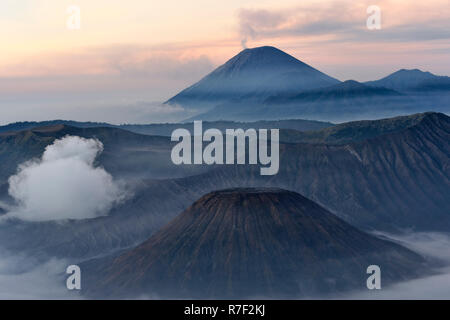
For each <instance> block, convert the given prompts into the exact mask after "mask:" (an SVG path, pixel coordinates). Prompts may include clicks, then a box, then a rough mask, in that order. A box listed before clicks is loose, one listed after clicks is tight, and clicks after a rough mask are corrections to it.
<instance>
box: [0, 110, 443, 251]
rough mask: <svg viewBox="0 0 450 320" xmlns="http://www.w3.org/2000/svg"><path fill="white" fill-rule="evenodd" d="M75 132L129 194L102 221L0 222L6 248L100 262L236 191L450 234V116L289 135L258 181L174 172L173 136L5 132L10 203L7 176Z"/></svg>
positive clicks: (217, 170) (234, 170)
mask: <svg viewBox="0 0 450 320" xmlns="http://www.w3.org/2000/svg"><path fill="white" fill-rule="evenodd" d="M68 133H69V134H72V135H78V136H83V137H85V138H92V137H97V138H99V139H100V140H101V141H103V143H104V145H105V151H104V154H102V155H101V156H100V157H99V159H98V161H99V165H101V166H103V167H104V168H105V169H106V170H107V171H108V172H110V173H111V174H112V175H113V176H114V177H116V178H120V177H122V178H124V179H126V180H125V181H126V182H127V185H128V189H129V190H130V195H131V196H130V197H129V198H128V199H127V200H126V201H125V202H123V203H121V204H120V205H118V206H116V207H115V208H113V210H112V211H111V212H110V213H109V215H108V216H105V217H99V218H96V219H90V220H81V221H69V222H67V223H64V224H61V223H54V222H42V223H39V225H37V224H35V223H30V222H21V221H8V222H7V223H3V224H0V231H1V232H0V242H1V243H2V246H3V247H5V248H7V249H9V250H11V251H26V252H28V253H29V254H30V255H34V254H38V255H41V256H42V255H43V256H58V257H72V258H73V257H77V259H85V258H90V257H94V256H96V255H99V254H102V253H104V252H110V251H115V250H119V249H121V248H126V247H129V246H133V245H136V244H138V243H139V242H141V241H143V240H145V239H147V238H148V237H150V236H151V235H152V234H153V233H154V232H156V231H158V230H159V228H161V227H162V226H164V225H165V224H166V223H168V222H169V221H170V220H171V219H173V218H174V217H176V216H177V215H178V214H179V213H180V212H181V211H182V210H184V209H186V208H187V207H188V206H189V205H190V204H192V202H193V201H195V200H196V199H198V198H200V197H201V196H202V195H204V194H206V193H208V192H211V191H214V190H218V189H224V188H232V187H277V188H284V189H288V190H293V191H296V192H299V193H301V194H302V195H304V196H306V197H308V198H310V199H311V200H313V201H315V202H317V203H319V204H321V205H322V206H324V207H325V208H327V209H328V210H330V211H331V212H332V213H334V214H336V215H338V216H339V217H340V218H342V219H344V220H345V221H347V222H349V223H351V224H352V225H355V226H357V227H360V228H363V229H367V230H374V229H376V230H384V231H395V230H396V231H398V230H402V229H405V228H409V229H415V230H428V231H430V230H434V231H436V230H440V231H449V230H450V216H449V214H448V213H449V212H450V204H449V202H448V199H449V197H450V193H449V192H450V172H449V168H450V165H449V158H450V145H449V143H450V118H449V117H447V116H445V115H443V114H437V113H426V114H418V115H413V116H407V117H399V118H393V119H385V120H377V121H361V122H352V123H346V124H341V125H337V126H334V127H331V128H325V129H322V130H319V131H310V132H299V131H296V130H288V131H286V132H285V134H286V136H285V139H286V140H289V142H288V143H284V142H281V144H280V161H281V162H280V172H279V173H278V174H277V175H275V176H273V177H262V176H260V175H259V168H258V167H257V166H251V165H234V166H207V165H203V166H177V167H176V168H175V166H173V165H172V164H171V161H170V141H169V139H168V138H167V137H154V136H145V135H139V134H135V133H129V132H127V131H124V130H120V129H116V128H81V129H80V128H74V127H63V126H61V127H59V129H58V128H54V127H50V128H47V129H39V128H38V129H36V130H31V131H22V132H19V133H12V134H8V135H2V136H0V146H1V148H0V150H3V153H1V157H2V160H3V161H4V162H5V163H8V166H6V167H5V166H2V176H3V178H2V180H3V183H2V185H3V187H2V188H1V190H2V198H4V199H5V201H10V200H8V195H7V188H8V184H7V180H6V179H7V178H8V176H9V175H10V174H14V172H15V171H14V170H15V168H16V167H17V165H19V164H20V163H21V162H23V161H25V160H28V159H30V158H31V157H33V156H37V155H39V152H42V151H41V150H43V148H45V146H46V145H48V144H51V143H52V141H54V139H55V137H61V136H64V135H66V134H68ZM31 146H34V149H33V148H31ZM11 150H15V152H10V151H11ZM32 150H34V151H32ZM130 155H132V156H130ZM145 164H146V165H145ZM8 168H9V169H8ZM152 168H157V169H152ZM130 177H131V178H130ZM149 178H150V179H149ZM155 178H157V179H155ZM0 207H1V205H0ZM4 209H5V208H4ZM11 238H13V239H15V241H13V242H11V241H8V239H11Z"/></svg>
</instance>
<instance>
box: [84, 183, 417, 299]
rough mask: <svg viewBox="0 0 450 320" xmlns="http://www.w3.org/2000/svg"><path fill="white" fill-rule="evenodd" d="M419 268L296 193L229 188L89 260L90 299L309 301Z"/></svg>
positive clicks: (408, 256) (413, 259)
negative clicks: (116, 251) (374, 274)
mask: <svg viewBox="0 0 450 320" xmlns="http://www.w3.org/2000/svg"><path fill="white" fill-rule="evenodd" d="M422 263H423V261H422V258H421V257H419V256H418V255H416V254H415V253H413V252H411V251H409V250H407V249H405V248H403V247H401V246H399V245H396V244H394V243H391V242H388V241H385V240H381V239H378V238H376V237H374V236H371V235H369V234H366V233H364V232H362V231H359V230H358V229H356V228H354V227H352V226H350V225H349V224H347V223H345V222H344V221H342V220H340V219H339V218H338V217H336V216H335V215H333V214H331V213H330V212H328V211H327V210H325V209H324V208H322V207H321V206H319V205H318V204H316V203H314V202H312V201H311V200H308V199H307V198H305V197H303V196H301V195H300V194H298V193H295V192H291V191H286V190H282V189H227V190H222V191H216V192H212V193H209V194H207V195H205V196H203V197H202V198H200V199H199V200H198V201H196V202H195V203H194V204H192V205H191V206H190V207H189V208H188V209H187V210H186V211H184V212H183V213H182V214H181V215H180V216H178V217H177V218H176V219H175V220H173V221H172V222H171V223H170V224H169V225H168V226H166V227H165V228H163V229H162V230H161V231H160V232H158V233H157V234H155V235H154V236H152V237H151V238H150V239H149V240H147V241H146V242H144V243H143V244H141V245H139V246H138V247H136V248H135V249H132V250H129V251H127V252H125V253H123V254H121V255H120V256H118V257H117V258H115V259H111V258H109V259H103V260H99V261H96V262H91V263H90V264H89V265H90V268H91V270H90V271H89V272H88V274H89V277H90V279H89V280H88V281H87V282H86V283H87V293H88V294H91V295H94V296H95V295H96V296H107V297H127V296H129V297H131V296H135V295H142V294H144V295H145V294H148V295H152V294H156V295H157V296H159V297H163V298H251V297H271V298H277V297H284V298H286V297H289V298H294V297H302V296H303V297H304V296H310V297H312V296H317V295H320V294H330V293H335V292H343V291H345V290H347V289H365V290H366V279H367V277H368V275H367V274H366V270H367V267H368V266H369V265H373V264H375V265H379V266H380V267H381V269H382V272H383V283H384V284H387V283H389V282H392V281H400V280H402V279H406V278H409V277H411V276H414V275H417V273H418V272H419V271H420V270H421V268H422ZM92 265H95V268H93V269H92ZM95 270H98V272H97V273H96V272H95Z"/></svg>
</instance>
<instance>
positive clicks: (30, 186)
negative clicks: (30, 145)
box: [6, 136, 125, 221]
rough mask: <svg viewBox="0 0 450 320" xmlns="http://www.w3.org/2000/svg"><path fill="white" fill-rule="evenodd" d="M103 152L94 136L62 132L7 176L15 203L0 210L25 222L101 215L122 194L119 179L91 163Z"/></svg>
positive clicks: (105, 212) (101, 145)
mask: <svg viewBox="0 0 450 320" xmlns="http://www.w3.org/2000/svg"><path fill="white" fill-rule="evenodd" d="M102 151H103V144H102V143H101V142H100V141H99V140H97V139H84V138H81V137H77V136H66V137H64V138H62V139H59V140H56V141H55V142H54V143H53V144H52V145H49V146H47V147H46V149H45V152H44V154H43V155H42V157H41V158H40V159H36V160H31V161H28V162H25V163H24V164H22V165H20V166H19V168H18V171H17V174H15V175H13V176H11V177H10V178H9V190H8V192H9V194H10V195H11V196H12V197H13V198H14V199H15V200H16V203H17V206H16V207H15V208H12V209H11V210H10V212H9V213H8V214H7V215H6V217H9V218H18V219H21V220H26V221H51V220H66V219H89V218H95V217H98V216H103V215H106V214H107V213H108V211H109V210H110V209H111V207H112V206H113V205H114V204H115V203H117V202H118V201H121V200H122V199H123V197H124V196H125V194H124V191H123V190H122V188H121V186H120V184H118V183H117V182H115V181H114V180H113V178H112V176H111V175H110V174H109V173H108V172H106V171H105V170H104V169H103V168H102V167H98V166H95V163H94V161H95V159H96V157H97V156H98V155H99V154H100V153H101V152H102Z"/></svg>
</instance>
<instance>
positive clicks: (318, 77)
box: [167, 46, 339, 109]
mask: <svg viewBox="0 0 450 320" xmlns="http://www.w3.org/2000/svg"><path fill="white" fill-rule="evenodd" d="M336 83H339V81H338V80H336V79H334V78H332V77H330V76H328V75H326V74H324V73H322V72H320V71H318V70H316V69H314V68H313V67H311V66H309V65H308V64H306V63H304V62H302V61H300V60H298V59H296V58H295V57H293V56H291V55H289V54H287V53H286V52H283V51H282V50H280V49H277V48H275V47H271V46H264V47H257V48H251V49H244V50H242V51H241V52H239V53H238V54H237V55H236V56H234V57H233V58H231V59H230V60H228V61H227V62H226V63H224V64H223V65H221V66H220V67H218V68H217V69H215V70H214V71H213V72H211V73H210V74H208V75H207V76H206V77H204V78H203V79H201V80H200V81H199V82H197V83H195V84H194V85H192V86H190V87H188V88H186V89H185V90H183V91H181V92H180V93H178V94H177V95H176V96H174V97H172V98H171V99H169V100H168V101H167V103H169V104H179V105H182V106H184V107H192V108H196V109H211V108H212V107H215V106H217V105H218V104H221V103H227V102H232V101H236V100H239V101H242V100H248V101H251V102H255V103H258V102H261V101H263V100H264V99H265V98H267V97H269V96H270V95H273V94H277V93H283V92H291V91H295V90H296V91H298V90H302V89H305V90H306V89H314V88H321V87H326V86H330V85H333V84H336Z"/></svg>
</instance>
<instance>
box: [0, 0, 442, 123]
mask: <svg viewBox="0 0 450 320" xmlns="http://www.w3.org/2000/svg"><path fill="white" fill-rule="evenodd" d="M73 4H76V5H77V6H79V8H80V10H81V16H80V17H81V28H80V29H79V30H69V29H68V28H67V26H66V22H67V19H68V17H69V15H68V14H67V12H66V10H67V7H68V6H69V5H73ZM369 5H378V6H379V7H380V8H381V19H382V20H381V21H382V25H381V26H382V27H381V29H380V30H368V29H367V28H366V19H367V17H368V14H367V13H366V9H367V7H368V6H369ZM0 37H1V38H2V39H3V41H2V42H1V43H0V82H1V86H0V94H1V95H2V97H3V98H2V99H1V100H0V106H7V105H8V103H10V102H11V101H18V100H20V101H21V103H22V104H27V103H28V102H27V101H29V100H31V101H32V102H33V103H34V104H37V105H38V101H46V99H49V103H48V104H51V103H55V104H58V105H61V101H65V100H67V99H70V100H71V101H70V104H71V105H75V102H76V104H78V105H85V104H99V103H104V104H105V105H107V104H109V103H111V102H115V103H119V102H120V103H137V102H142V101H164V100H166V99H167V98H169V97H170V96H171V95H173V94H175V93H176V92H177V91H179V90H180V89H182V88H184V87H185V86H187V85H189V84H192V83H193V82H195V81H197V80H198V79H200V78H201V77H202V76H204V75H205V74H207V73H208V72H210V71H212V70H213V69H214V67H216V66H218V65H220V64H222V63H224V62H225V61H226V60H228V59H229V58H231V57H232V56H233V55H235V54H237V53H238V52H239V51H240V50H242V44H241V43H242V42H246V45H247V46H248V47H255V46H260V45H273V46H276V47H278V48H280V49H282V50H284V51H286V52H288V53H290V54H292V55H294V56H295V57H297V58H298V59H300V60H302V61H304V62H306V63H308V64H310V65H312V66H314V67H316V68H318V69H319V70H321V71H323V72H326V73H328V74H329V75H331V76H333V77H336V78H338V79H341V80H346V79H350V78H351V79H356V80H359V81H365V80H372V79H377V78H380V77H383V76H385V75H387V74H389V73H391V72H394V71H396V70H398V69H400V68H419V69H422V70H426V71H431V72H433V73H436V74H441V75H450V63H449V61H450V59H449V58H450V41H449V40H450V1H449V0H429V1H426V2H422V1H409V0H408V1H406V0H395V1H393V0H391V1H388V0H380V1H373V0H372V1H343V0H340V1H298V0H296V1H291V0H227V1H211V0H191V1H180V0H177V1H174V0H165V1H149V0H128V1H122V0H96V1H88V0H70V1H68V0H39V1H35V0H21V1H17V0H2V1H1V2H0ZM243 40H245V41H243ZM39 99H40V100H39ZM74 99H76V100H77V101H73V100H74ZM2 112H4V108H2ZM15 114H16V113H12V112H9V113H7V114H0V115H1V116H4V117H6V119H9V118H11V117H12V118H11V119H13V118H15V116H14V115H15ZM57 115H59V114H55V116H57ZM61 115H62V116H64V113H61ZM17 117H18V116H17ZM2 118H3V117H2Z"/></svg>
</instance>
